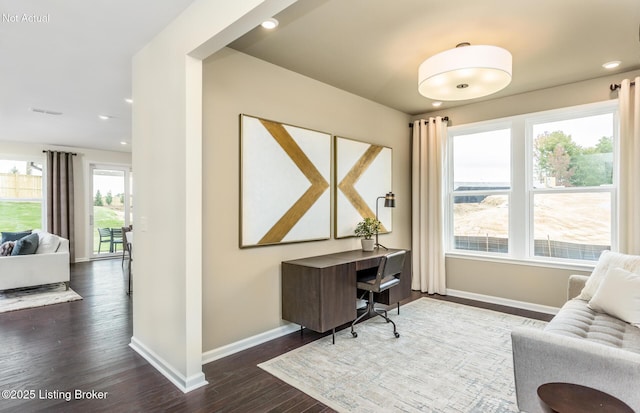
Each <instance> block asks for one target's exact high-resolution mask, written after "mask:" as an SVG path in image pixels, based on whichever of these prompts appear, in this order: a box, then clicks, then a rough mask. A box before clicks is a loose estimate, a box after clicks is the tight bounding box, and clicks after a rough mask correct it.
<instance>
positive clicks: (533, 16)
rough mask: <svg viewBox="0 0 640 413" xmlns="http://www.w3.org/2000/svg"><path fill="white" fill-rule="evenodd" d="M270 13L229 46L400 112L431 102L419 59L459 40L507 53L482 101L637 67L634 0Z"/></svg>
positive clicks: (639, 14)
mask: <svg viewBox="0 0 640 413" xmlns="http://www.w3.org/2000/svg"><path fill="white" fill-rule="evenodd" d="M276 17H277V18H278V20H279V21H280V25H279V27H278V28H277V29H276V30H275V31H273V32H268V31H266V30H264V29H262V28H257V29H254V30H253V31H252V32H250V33H248V34H246V35H245V36H244V37H243V38H241V39H238V40H237V41H235V42H234V43H232V44H231V47H233V48H234V49H237V50H240V51H242V52H244V53H247V54H250V55H253V56H255V57H258V58H260V59H263V60H266V61H268V62H271V63H274V64H276V65H278V66H282V67H285V68H288V69H290V70H293V71H295V72H298V73H301V74H304V75H306V76H309V77H311V78H314V79H317V80H319V81H321V82H324V83H328V84H330V85H333V86H336V87H338V88H340V89H344V90H347V91H350V92H352V93H354V94H356V95H359V96H363V97H365V98H368V99H370V100H373V101H376V102H380V103H382V104H384V105H387V106H390V107H393V108H396V109H398V110H401V111H403V112H406V113H409V114H421V113H425V112H427V111H430V110H434V108H433V107H432V106H431V103H432V101H430V100H429V99H426V98H424V97H423V96H421V95H420V94H419V93H418V90H417V82H418V80H417V74H418V66H419V65H420V63H422V61H424V60H425V59H426V58H428V57H430V56H432V55H434V54H436V53H439V52H442V51H445V50H448V49H451V48H454V47H455V46H456V45H457V44H458V43H461V42H469V43H471V44H478V45H479V44H489V45H496V46H500V47H503V48H505V49H507V50H509V51H510V52H511V54H512V55H513V81H512V83H511V84H510V85H509V86H508V87H507V88H506V89H504V90H503V91H501V92H499V93H497V94H494V95H492V96H489V97H487V98H484V99H483V100H487V99H492V98H496V97H501V96H507V95H513V94H518V93H522V92H527V91H530V90H535V89H542V88H547V87H552V86H557V85H561V84H566V83H572V82H576V81H581V80H585V79H592V78H596V77H600V76H605V75H610V74H611V72H607V71H605V70H604V69H603V68H602V66H601V65H602V64H603V63H605V62H607V61H611V60H621V61H622V66H621V67H620V68H619V69H617V72H624V71H628V70H633V69H638V68H640V42H639V39H638V36H639V33H638V30H639V27H638V26H639V24H640V0H614V1H606V0H535V1H532V0H528V1H527V0H482V1H477V0H476V1H474V0H305V1H299V2H297V3H296V4H294V5H292V6H291V7H289V8H288V9H286V10H284V11H283V12H282V13H280V14H279V15H278V16H276ZM468 103H469V101H463V102H458V103H455V104H456V105H462V104H468ZM453 105H454V103H453V102H452V103H445V105H444V106H443V108H446V107H451V106H453Z"/></svg>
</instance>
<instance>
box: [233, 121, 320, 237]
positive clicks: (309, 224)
mask: <svg viewBox="0 0 640 413" xmlns="http://www.w3.org/2000/svg"><path fill="white" fill-rule="evenodd" d="M240 135H241V139H240V247H241V248H246V247H256V246H262V245H274V244H282V243H291V242H302V241H312V240H321V239H329V238H330V237H331V222H330V220H331V194H330V190H329V186H330V185H329V182H330V179H331V134H328V133H324V132H318V131H315V130H310V129H305V128H301V127H298V126H293V125H287V124H284V123H281V122H275V121H271V120H266V119H261V118H257V117H253V116H248V115H240Z"/></svg>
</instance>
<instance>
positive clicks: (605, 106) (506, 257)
mask: <svg viewBox="0 0 640 413" xmlns="http://www.w3.org/2000/svg"><path fill="white" fill-rule="evenodd" d="M607 113H611V114H612V115H613V141H614V142H613V159H614V168H613V182H612V184H611V185H607V186H598V187H566V188H534V185H533V174H534V171H533V166H534V159H533V139H534V136H533V125H536V124H540V123H546V122H554V121H562V120H569V119H575V118H582V117H589V116H596V115H601V114H607ZM505 127H506V128H509V129H510V130H511V142H510V144H511V154H510V155H511V156H510V169H511V183H510V190H491V191H455V190H454V184H455V183H454V170H453V169H454V159H453V148H454V139H455V137H456V136H460V135H468V134H474V133H480V132H486V131H491V130H500V129H505ZM445 164H446V166H445V174H444V182H443V189H444V192H445V194H444V197H443V199H444V200H445V202H446V205H445V208H444V211H445V217H444V223H445V230H444V231H445V234H444V235H445V254H446V255H447V256H456V257H464V258H474V259H485V260H489V261H499V262H502V261H507V262H519V263H521V262H526V263H528V264H533V265H540V266H557V267H566V268H574V269H584V268H589V267H593V266H594V265H595V261H591V260H580V259H568V258H559V257H549V256H536V255H534V254H535V251H534V246H535V242H534V205H533V202H534V197H535V195H536V194H543V193H552V194H560V193H571V192H574V193H576V192H578V193H594V192H609V193H610V194H611V195H610V196H611V217H610V219H611V223H610V225H611V250H612V251H617V247H618V246H617V233H618V225H619V224H618V217H617V198H618V188H619V177H618V172H617V169H618V168H617V165H618V164H619V119H618V105H617V100H610V101H604V102H597V103H591V104H585V105H578V106H571V107H566V108H559V109H553V110H548V111H542V112H534V113H528V114H523V115H516V116H510V117H505V118H498V119H492V120H486V121H481V122H475V123H471V124H466V125H459V126H453V127H450V128H448V133H447V151H446V158H445ZM469 192H472V193H473V194H477V195H480V194H482V195H485V194H489V192H491V194H501V195H502V194H506V195H507V197H508V205H509V229H508V234H509V235H508V237H509V238H508V246H509V247H508V252H507V253H496V252H485V251H474V250H463V249H456V248H455V238H454V237H455V235H454V233H453V231H454V226H453V224H454V208H453V205H454V203H453V199H454V197H455V196H460V195H466V194H468V193H469Z"/></svg>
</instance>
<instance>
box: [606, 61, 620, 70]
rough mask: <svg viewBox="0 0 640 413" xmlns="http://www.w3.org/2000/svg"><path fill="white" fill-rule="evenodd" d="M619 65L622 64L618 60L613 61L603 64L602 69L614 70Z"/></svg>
mask: <svg viewBox="0 0 640 413" xmlns="http://www.w3.org/2000/svg"><path fill="white" fill-rule="evenodd" d="M620 63H622V62H621V61H619V60H614V61H612V62H607V63H605V64H603V65H602V67H604V68H605V69H615V68H616V67H618V66H620Z"/></svg>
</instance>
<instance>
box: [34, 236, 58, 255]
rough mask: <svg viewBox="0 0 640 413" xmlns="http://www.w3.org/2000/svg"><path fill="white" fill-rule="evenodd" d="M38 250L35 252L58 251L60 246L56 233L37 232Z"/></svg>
mask: <svg viewBox="0 0 640 413" xmlns="http://www.w3.org/2000/svg"><path fill="white" fill-rule="evenodd" d="M38 236H39V240H38V250H37V251H36V254H50V253H53V252H56V251H58V247H59V246H60V238H59V237H58V236H56V235H53V234H49V233H48V232H39V233H38Z"/></svg>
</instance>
